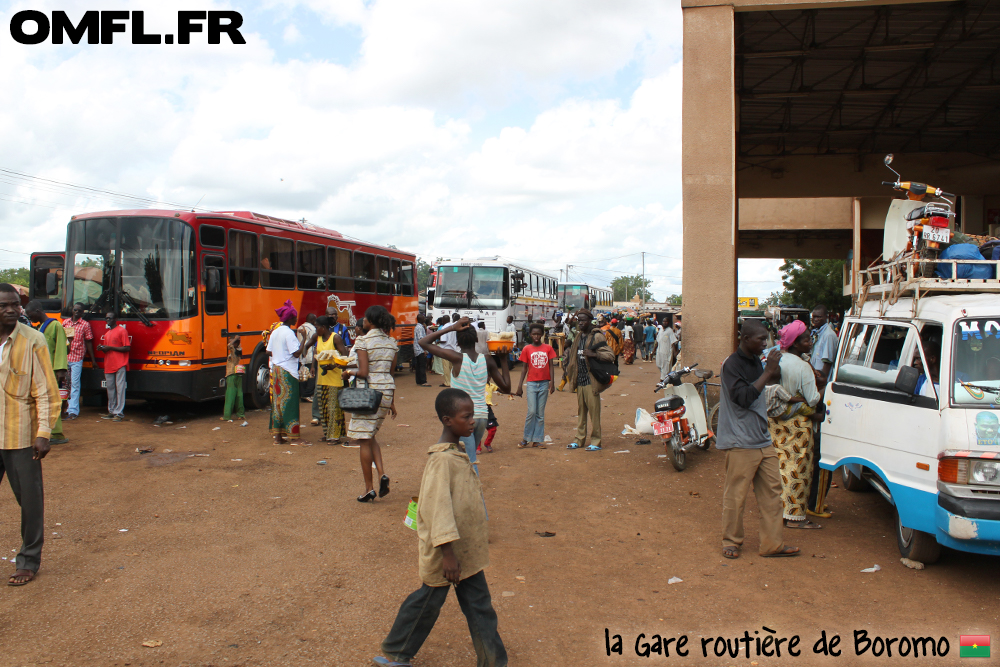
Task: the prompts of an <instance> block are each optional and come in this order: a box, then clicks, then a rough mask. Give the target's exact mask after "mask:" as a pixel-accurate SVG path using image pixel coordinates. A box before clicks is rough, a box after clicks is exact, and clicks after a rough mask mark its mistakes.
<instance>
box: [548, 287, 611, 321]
mask: <svg viewBox="0 0 1000 667" xmlns="http://www.w3.org/2000/svg"><path fill="white" fill-rule="evenodd" d="M557 300H558V302H559V310H561V311H563V312H568V313H572V312H575V311H577V310H580V309H581V308H586V309H588V310H590V312H592V313H594V314H597V313H609V312H611V307H612V306H613V305H614V301H613V295H612V293H611V290H610V289H608V288H606V287H594V286H592V285H588V284H586V283H559V288H558V294H557Z"/></svg>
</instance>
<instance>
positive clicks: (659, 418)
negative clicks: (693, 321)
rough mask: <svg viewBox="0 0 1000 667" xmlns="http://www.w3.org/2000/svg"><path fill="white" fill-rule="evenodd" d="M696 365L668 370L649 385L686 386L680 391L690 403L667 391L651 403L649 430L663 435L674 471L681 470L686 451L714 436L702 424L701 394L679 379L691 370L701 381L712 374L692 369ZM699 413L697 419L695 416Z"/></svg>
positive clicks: (709, 441) (706, 443)
mask: <svg viewBox="0 0 1000 667" xmlns="http://www.w3.org/2000/svg"><path fill="white" fill-rule="evenodd" d="M697 365H698V364H694V365H692V366H685V367H684V368H681V369H678V370H676V371H671V372H670V373H668V374H667V376H666V377H664V378H663V379H661V380H660V381H659V382H658V383H657V384H656V388H655V389H653V392H654V393H657V392H659V391H661V390H663V389H665V388H666V387H676V388H680V389H681V390H686V391H683V393H686V394H688V399H689V401H690V403H685V401H684V397H683V396H681V395H679V394H677V393H671V394H667V395H666V396H664V397H663V398H661V399H659V400H658V401H656V403H655V404H654V405H653V414H652V417H653V433H655V434H656V435H658V436H660V438H662V439H663V444H664V447H665V448H666V450H667V458H668V459H670V464H671V465H672V466H673V467H674V469H675V470H677V471H681V470H684V468H685V467H686V466H687V452H688V451H690V450H692V449H695V448H698V449H702V450H706V449H708V448H709V447H711V445H712V441H713V440H714V437H715V434H714V433H712V432H711V430H710V429H709V428H708V427H707V425H705V406H704V405H702V402H701V398H700V397H699V396H698V390H697V389H695V387H694V385H691V384H685V383H684V382H683V377H684V376H685V375H688V374H689V373H692V372H693V373H694V374H695V376H696V377H698V378H700V379H701V380H702V381H706V380H707V379H708V378H710V377H712V371H697V370H695V366H697ZM675 391H676V390H675ZM692 395H693V397H694V398H693V399H692V398H691V396H692ZM689 404H690V405H691V409H692V412H691V413H688V405H689ZM695 404H697V408H696V407H694V406H695ZM694 410H701V413H700V414H699V413H695V412H694ZM699 417H700V419H698V418H699ZM696 421H697V422H699V423H701V424H703V425H705V426H704V427H703V428H704V430H705V433H699V431H698V427H697V426H696V424H695V422H696Z"/></svg>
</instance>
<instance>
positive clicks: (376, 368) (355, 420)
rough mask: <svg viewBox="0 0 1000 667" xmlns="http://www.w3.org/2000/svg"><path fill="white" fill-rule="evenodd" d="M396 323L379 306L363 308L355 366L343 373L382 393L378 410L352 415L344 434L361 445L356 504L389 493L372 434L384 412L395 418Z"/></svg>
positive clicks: (353, 355) (354, 352) (375, 431)
mask: <svg viewBox="0 0 1000 667" xmlns="http://www.w3.org/2000/svg"><path fill="white" fill-rule="evenodd" d="M395 326H396V320H395V318H394V317H393V316H392V315H391V314H389V311H388V310H386V309H385V308H383V307H382V306H371V307H370V308H368V310H366V311H365V319H364V322H363V323H362V330H363V331H364V332H365V334H364V335H363V336H361V337H360V338H358V339H357V340H356V341H355V343H354V347H353V348H351V357H353V358H354V360H356V363H357V368H353V369H352V368H349V369H347V370H345V371H344V372H343V377H344V379H345V381H346V379H347V378H349V377H357V378H366V379H367V380H368V386H369V387H370V388H372V389H378V390H379V391H381V392H382V405H381V407H379V409H378V412H376V413H375V414H371V415H359V414H353V413H352V414H351V423H350V426H348V427H347V437H348V438H353V439H355V440H357V443H358V445H359V446H360V447H361V474H362V475H363V476H364V478H365V492H364V493H363V494H362V495H360V496H358V502H359V503H367V502H371V501H372V500H375V497H376V495H377V496H378V497H379V498H382V497H384V496H385V495H386V494H388V493H389V477H388V475H386V474H385V470H384V469H383V467H382V450H381V448H380V447H379V444H378V441H377V440H376V439H375V434H376V433H378V430H379V428H380V427H381V426H382V422H383V421H384V420H385V416H386V415H387V414H391V415H392V418H393V419H395V418H396V406H395V404H394V403H393V393H394V391H395V389H396V382H395V381H394V380H393V379H392V370H393V369H394V368H395V367H396V357H397V356H398V354H399V348H398V346H397V345H396V341H395V340H393V339H392V338H391V337H390V336H389V334H390V333H391V332H392V330H393V329H394V328H395ZM372 463H374V464H375V469H376V470H377V471H378V474H379V475H380V478H379V489H378V493H377V494H376V492H375V485H374V483H373V481H372Z"/></svg>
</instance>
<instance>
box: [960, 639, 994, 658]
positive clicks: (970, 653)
mask: <svg viewBox="0 0 1000 667" xmlns="http://www.w3.org/2000/svg"><path fill="white" fill-rule="evenodd" d="M958 643H959V649H958V657H960V658H988V657H990V636H989V635H959V642H958Z"/></svg>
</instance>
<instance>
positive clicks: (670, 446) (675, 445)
mask: <svg viewBox="0 0 1000 667" xmlns="http://www.w3.org/2000/svg"><path fill="white" fill-rule="evenodd" d="M667 458H669V459H670V465H672V466H673V467H674V470H676V471H678V472H680V471H681V470H684V467H685V466H686V465H687V456H686V454H685V453H684V442H683V441H682V440H681V434H680V432H679V431H678V427H677V426H676V425H675V426H674V434H673V435H672V436H670V442H668V443H667Z"/></svg>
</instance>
